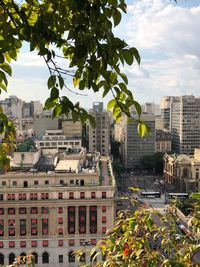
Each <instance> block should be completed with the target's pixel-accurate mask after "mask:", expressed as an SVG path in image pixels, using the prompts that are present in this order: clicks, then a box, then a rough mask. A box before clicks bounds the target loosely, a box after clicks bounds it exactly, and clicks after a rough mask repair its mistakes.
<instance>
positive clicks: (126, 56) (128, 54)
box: [122, 49, 133, 65]
mask: <svg viewBox="0 0 200 267" xmlns="http://www.w3.org/2000/svg"><path fill="white" fill-rule="evenodd" d="M122 54H123V57H124V60H125V61H126V63H127V64H128V65H131V64H132V63H133V54H132V53H131V51H129V50H128V49H123V50H122Z"/></svg>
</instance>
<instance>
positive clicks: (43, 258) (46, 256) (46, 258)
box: [42, 241, 49, 263]
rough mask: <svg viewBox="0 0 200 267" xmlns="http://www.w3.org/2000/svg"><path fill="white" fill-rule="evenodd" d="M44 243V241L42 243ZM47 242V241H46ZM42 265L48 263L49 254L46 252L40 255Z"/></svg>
mask: <svg viewBox="0 0 200 267" xmlns="http://www.w3.org/2000/svg"><path fill="white" fill-rule="evenodd" d="M43 242H44V241H43ZM47 242H48V241H47ZM44 247H46V246H44ZM42 263H49V254H48V253H47V252H44V253H43V254H42Z"/></svg>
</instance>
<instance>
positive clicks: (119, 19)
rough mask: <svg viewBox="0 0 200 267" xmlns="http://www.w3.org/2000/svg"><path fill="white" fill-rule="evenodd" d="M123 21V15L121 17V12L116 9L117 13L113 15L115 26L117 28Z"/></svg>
mask: <svg viewBox="0 0 200 267" xmlns="http://www.w3.org/2000/svg"><path fill="white" fill-rule="evenodd" d="M121 19H122V15H121V13H120V11H119V10H117V9H116V10H115V13H114V15H113V20H114V26H115V27H116V26H117V25H118V24H119V23H120V21H121Z"/></svg>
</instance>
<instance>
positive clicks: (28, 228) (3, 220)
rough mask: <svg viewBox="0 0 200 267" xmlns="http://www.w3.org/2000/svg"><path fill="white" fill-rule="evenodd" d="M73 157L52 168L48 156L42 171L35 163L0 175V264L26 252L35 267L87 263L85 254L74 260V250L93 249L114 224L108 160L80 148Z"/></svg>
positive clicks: (68, 156)
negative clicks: (32, 257) (25, 168)
mask: <svg viewBox="0 0 200 267" xmlns="http://www.w3.org/2000/svg"><path fill="white" fill-rule="evenodd" d="M71 156H72V157H71V158H70V155H69V154H68V155H66V157H64V158H62V160H60V161H59V162H58V164H57V165H56V168H55V170H54V171H50V170H51V169H49V170H48V169H46V167H47V166H49V167H51V166H50V165H51V163H50V160H49V156H48V157H47V158H46V162H45V158H44V157H43V161H42V162H43V166H44V171H42V165H41V164H40V165H37V164H35V165H34V167H33V168H31V169H30V171H27V172H21V171H15V172H8V173H5V174H1V175H0V188H1V191H0V203H1V205H0V265H1V264H5V265H6V264H11V263H12V262H13V261H14V258H15V257H17V256H18V255H27V254H28V253H29V252H32V254H33V255H34V256H35V262H36V266H38V267H42V266H48V267H60V266H69V267H70V266H71V267H75V266H79V265H80V262H82V264H83V263H85V262H87V263H90V262H91V260H92V258H91V257H90V255H89V252H88V253H87V252H86V253H84V254H83V256H82V257H81V258H80V261H78V258H77V257H76V256H75V255H74V251H76V250H79V249H85V247H86V246H87V249H91V248H92V247H93V246H95V245H96V244H97V242H98V241H99V240H101V239H102V238H103V237H105V233H106V231H107V230H108V229H111V228H112V227H113V225H114V196H115V180H114V176H113V174H112V170H111V169H110V168H111V167H110V166H111V165H110V164H109V158H107V157H104V158H101V157H100V155H99V154H98V153H90V154H87V153H86V151H85V150H84V149H83V150H81V151H79V152H78V153H77V152H72V155H71ZM100 175H103V180H102V178H101V179H100ZM98 257H99V256H98ZM98 260H102V258H98Z"/></svg>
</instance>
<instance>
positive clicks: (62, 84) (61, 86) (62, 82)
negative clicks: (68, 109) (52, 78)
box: [58, 76, 64, 89]
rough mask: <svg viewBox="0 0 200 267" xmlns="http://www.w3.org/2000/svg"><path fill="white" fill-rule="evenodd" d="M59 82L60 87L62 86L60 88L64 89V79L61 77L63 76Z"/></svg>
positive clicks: (59, 78)
mask: <svg viewBox="0 0 200 267" xmlns="http://www.w3.org/2000/svg"><path fill="white" fill-rule="evenodd" d="M58 80H59V85H60V88H61V89H62V88H63V86H64V79H63V77H61V76H58Z"/></svg>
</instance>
